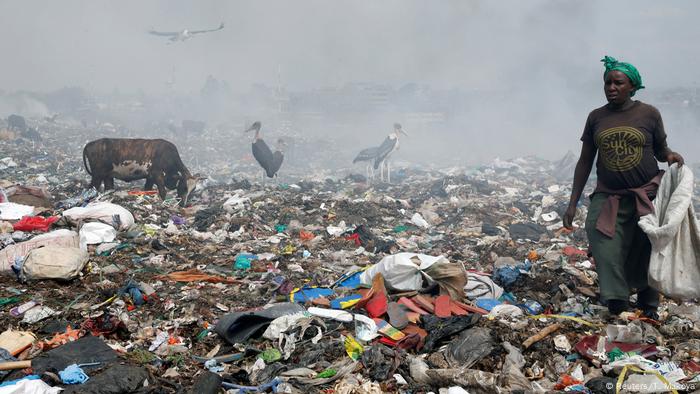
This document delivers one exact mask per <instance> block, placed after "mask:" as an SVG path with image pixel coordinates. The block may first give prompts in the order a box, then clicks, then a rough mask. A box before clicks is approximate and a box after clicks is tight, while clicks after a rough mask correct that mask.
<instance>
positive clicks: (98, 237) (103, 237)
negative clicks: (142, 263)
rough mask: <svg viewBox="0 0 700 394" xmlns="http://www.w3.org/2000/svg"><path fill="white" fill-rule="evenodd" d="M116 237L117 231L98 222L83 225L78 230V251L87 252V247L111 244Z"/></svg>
mask: <svg viewBox="0 0 700 394" xmlns="http://www.w3.org/2000/svg"><path fill="white" fill-rule="evenodd" d="M116 237H117V230H115V229H114V227H112V226H110V225H109V224H104V223H100V222H91V223H85V224H84V225H83V227H81V228H80V249H81V250H85V251H87V246H88V245H95V244H101V243H104V242H112V241H114V239H115V238H116Z"/></svg>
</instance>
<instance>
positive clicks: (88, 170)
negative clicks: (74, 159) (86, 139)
mask: <svg viewBox="0 0 700 394" xmlns="http://www.w3.org/2000/svg"><path fill="white" fill-rule="evenodd" d="M86 151H87V146H86V147H85V149H83V165H84V166H85V172H87V173H88V175H90V176H92V171H90V166H89V165H88V160H87V152H86Z"/></svg>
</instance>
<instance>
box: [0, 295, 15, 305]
mask: <svg viewBox="0 0 700 394" xmlns="http://www.w3.org/2000/svg"><path fill="white" fill-rule="evenodd" d="M16 302H19V298H17V297H4V298H0V306H5V305H9V304H14V303H16Z"/></svg>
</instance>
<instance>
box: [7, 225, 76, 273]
mask: <svg viewBox="0 0 700 394" xmlns="http://www.w3.org/2000/svg"><path fill="white" fill-rule="evenodd" d="M47 245H52V246H62V247H73V248H77V247H78V233H76V232H75V231H71V230H67V229H64V228H62V229H59V230H55V231H52V232H50V233H46V234H41V235H37V236H36V237H34V238H32V239H30V240H29V241H24V242H20V243H18V244H14V245H10V246H8V247H6V248H5V249H2V250H0V272H2V271H11V269H10V267H11V266H12V264H14V262H15V259H17V257H24V256H26V255H27V253H29V251H30V250H32V249H36V248H38V247H41V246H47Z"/></svg>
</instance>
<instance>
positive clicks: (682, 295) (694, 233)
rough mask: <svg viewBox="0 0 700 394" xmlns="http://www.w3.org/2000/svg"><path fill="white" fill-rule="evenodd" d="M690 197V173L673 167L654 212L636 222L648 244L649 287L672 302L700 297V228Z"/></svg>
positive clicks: (669, 171) (691, 179)
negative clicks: (649, 242)
mask: <svg viewBox="0 0 700 394" xmlns="http://www.w3.org/2000/svg"><path fill="white" fill-rule="evenodd" d="M692 196H693V173H692V172H691V170H690V168H688V166H683V167H681V168H680V169H679V168H678V166H677V165H675V164H674V165H673V166H671V168H669V170H668V172H666V174H665V175H664V177H663V178H662V179H661V185H660V186H659V191H658V193H657V196H656V199H655V200H654V213H652V214H649V215H645V216H643V217H641V218H640V219H639V227H640V228H641V229H642V230H643V231H644V232H645V233H646V234H647V236H648V237H649V241H651V259H650V262H649V285H650V286H652V287H653V288H655V289H657V290H658V291H659V292H661V293H662V294H664V295H665V296H667V297H669V298H673V299H681V300H689V299H695V298H700V286H698V283H700V225H699V224H698V220H697V218H696V217H695V210H694V209H693V204H692Z"/></svg>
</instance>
